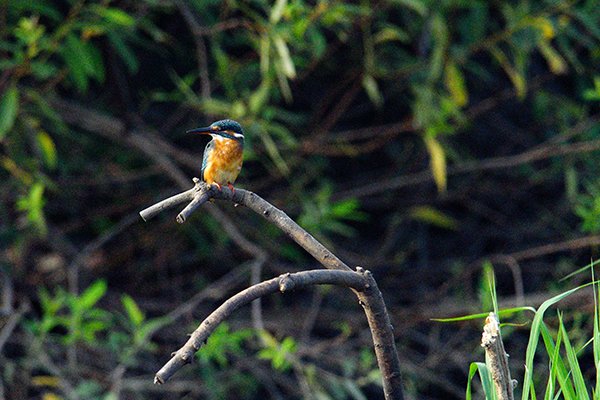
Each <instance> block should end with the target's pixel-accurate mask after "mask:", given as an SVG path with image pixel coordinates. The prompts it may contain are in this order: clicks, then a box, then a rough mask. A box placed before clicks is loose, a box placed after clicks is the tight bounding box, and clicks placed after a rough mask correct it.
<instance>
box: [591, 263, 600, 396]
mask: <svg viewBox="0 0 600 400" xmlns="http://www.w3.org/2000/svg"><path fill="white" fill-rule="evenodd" d="M594 279H595V277H594V269H593V268H592V282H594ZM598 285H599V284H598V283H596V284H594V285H593V289H594V337H593V340H594V365H595V366H596V389H595V390H594V399H600V327H599V326H598V325H599V322H598V320H599V319H600V317H599V315H598V311H599V308H600V307H598V287H599V286H598Z"/></svg>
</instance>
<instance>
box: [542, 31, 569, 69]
mask: <svg viewBox="0 0 600 400" xmlns="http://www.w3.org/2000/svg"><path fill="white" fill-rule="evenodd" d="M538 49H539V50H540V53H542V55H543V56H544V58H545V59H546V62H547V63H548V67H549V68H550V71H552V73H553V74H556V75H561V74H564V73H566V72H567V62H566V61H565V59H564V58H562V56H561V55H560V54H559V53H558V52H557V51H556V50H555V49H554V47H552V45H551V44H550V41H549V40H547V39H545V40H540V41H539V42H538Z"/></svg>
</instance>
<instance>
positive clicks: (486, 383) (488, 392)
mask: <svg viewBox="0 0 600 400" xmlns="http://www.w3.org/2000/svg"><path fill="white" fill-rule="evenodd" d="M476 372H479V378H480V379H481V385H482V386H483V392H484V393H485V398H486V399H496V391H495V390H494V384H493V382H492V376H491V374H490V371H489V370H488V367H487V366H486V365H485V364H484V363H481V362H473V363H471V365H470V366H469V379H468V381H467V391H466V393H465V399H466V400H471V399H472V394H471V381H472V380H473V377H474V376H475V373H476Z"/></svg>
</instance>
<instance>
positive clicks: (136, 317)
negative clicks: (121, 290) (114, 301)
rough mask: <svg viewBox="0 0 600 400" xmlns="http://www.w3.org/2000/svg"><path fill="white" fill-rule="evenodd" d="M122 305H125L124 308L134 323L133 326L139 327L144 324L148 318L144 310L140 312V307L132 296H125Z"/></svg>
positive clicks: (122, 298)
mask: <svg viewBox="0 0 600 400" xmlns="http://www.w3.org/2000/svg"><path fill="white" fill-rule="evenodd" d="M121 303H122V304H123V308H125V311H126V312H127V316H128V317H129V320H130V321H131V322H133V324H134V325H135V326H136V327H139V326H140V325H141V324H142V322H144V319H145V318H146V317H145V316H144V313H143V312H142V310H140V308H139V307H138V305H137V303H136V302H135V300H133V298H132V297H131V296H128V295H126V294H124V295H123V296H122V297H121Z"/></svg>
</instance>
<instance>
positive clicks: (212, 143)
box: [200, 140, 215, 180]
mask: <svg viewBox="0 0 600 400" xmlns="http://www.w3.org/2000/svg"><path fill="white" fill-rule="evenodd" d="M214 147H215V141H214V140H211V141H210V142H208V144H207V145H206V148H205V149H204V156H203V157H202V170H201V171H200V173H201V174H202V180H204V170H205V169H206V167H207V166H208V156H209V154H210V152H211V151H212V149H214Z"/></svg>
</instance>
